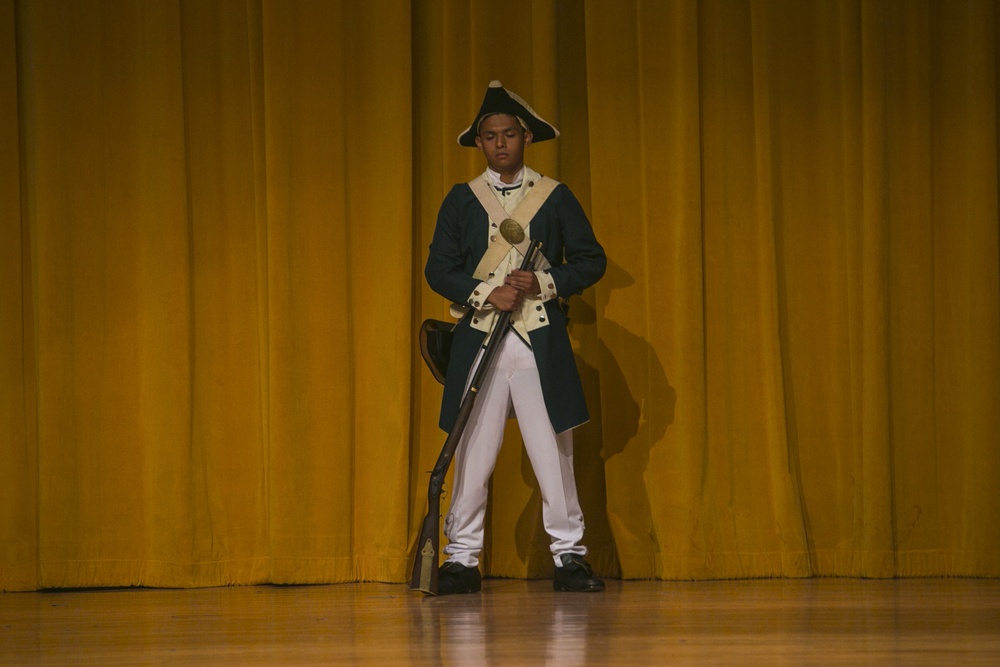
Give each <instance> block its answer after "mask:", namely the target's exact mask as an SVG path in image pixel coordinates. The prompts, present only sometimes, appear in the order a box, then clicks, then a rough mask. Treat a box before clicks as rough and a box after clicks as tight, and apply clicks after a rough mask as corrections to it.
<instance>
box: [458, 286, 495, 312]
mask: <svg viewBox="0 0 1000 667" xmlns="http://www.w3.org/2000/svg"><path fill="white" fill-rule="evenodd" d="M494 289H496V287H494V286H493V285H490V284H489V283H479V284H478V285H476V288H475V289H474V290H472V294H470V295H469V298H468V299H466V300H465V302H466V303H467V304H469V305H470V306H472V307H473V308H475V309H476V310H485V309H487V308H489V309H491V310H492V309H493V306H492V305H490V304H488V303H486V298H487V297H488V296H489V295H490V294H492V293H493V290H494Z"/></svg>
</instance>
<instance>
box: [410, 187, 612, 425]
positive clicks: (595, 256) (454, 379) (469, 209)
mask: <svg viewBox="0 0 1000 667" xmlns="http://www.w3.org/2000/svg"><path fill="white" fill-rule="evenodd" d="M528 231H529V233H530V236H531V238H532V239H537V240H540V241H541V242H542V253H543V254H544V255H545V257H546V258H547V259H548V260H549V263H550V264H551V265H552V268H551V269H548V273H549V275H551V276H552V278H553V279H554V280H555V285H556V290H557V293H558V294H559V296H560V297H562V298H566V297H569V296H570V295H571V294H579V293H580V292H582V291H583V290H584V289H586V288H587V287H590V286H591V285H593V284H594V283H596V282H597V281H598V280H599V279H600V278H601V276H603V275H604V269H605V267H606V265H607V259H606V257H605V255H604V249H603V248H602V247H601V245H600V244H599V243H598V242H597V239H596V238H595V237H594V231H593V229H592V228H591V226H590V221H589V220H587V215H586V214H585V213H584V212H583V208H582V207H581V206H580V203H579V202H578V201H577V200H576V197H574V196H573V193H572V192H570V190H569V188H567V187H566V186H565V185H562V184H560V185H559V186H557V187H556V189H555V190H554V191H553V192H552V194H550V195H549V198H548V199H547V200H546V201H545V203H544V204H543V205H542V207H541V208H540V209H539V210H538V213H537V214H535V217H534V218H533V219H532V220H531V226H530V228H529V229H528ZM488 237H489V216H488V215H487V214H486V211H485V210H484V209H483V207H482V204H480V203H479V200H478V199H476V196H475V194H473V192H472V188H470V187H469V185H468V184H467V183H460V184H458V185H455V186H454V187H453V188H452V189H451V192H449V193H448V196H447V197H445V199H444V202H443V203H442V204H441V210H440V212H439V213H438V219H437V226H436V227H435V228H434V238H433V239H432V240H431V246H430V255H429V257H428V258H427V265H426V266H425V267H424V275H425V276H426V278H427V283H428V284H429V285H430V286H431V289H433V290H434V291H435V292H437V293H438V294H440V295H441V296H443V297H445V298H446V299H449V300H451V301H452V302H455V303H460V304H463V303H466V300H467V299H468V297H469V295H470V294H472V290H474V289H475V288H476V286H477V285H478V284H479V282H480V281H479V280H477V279H476V278H474V277H473V276H472V274H473V273H474V272H475V270H476V266H477V265H478V264H479V260H480V259H481V258H482V256H483V253H485V252H486V247H487V239H488ZM544 307H545V311H546V313H545V314H546V316H547V317H546V319H547V320H548V322H549V326H546V327H541V328H538V329H535V330H534V331H531V332H530V333H529V337H530V339H531V348H532V350H533V351H534V354H535V361H536V363H537V364H538V374H539V377H540V379H541V384H542V394H543V395H544V397H545V407H546V409H547V411H548V413H549V419H550V420H551V421H552V426H553V428H554V429H555V431H556V432H557V433H561V432H562V431H565V430H567V429H571V428H573V427H575V426H579V425H580V424H583V423H584V422H586V421H587V420H588V419H589V415H588V413H587V405H586V402H585V400H584V396H583V387H582V385H581V384H580V375H579V373H578V371H577V369H576V360H575V359H574V357H573V348H572V346H571V345H570V340H569V334H568V333H567V331H566V316H565V314H564V313H563V311H562V308H561V307H560V305H559V303H558V300H551V301H546V302H545V304H544ZM471 316H472V311H471V310H470V312H469V313H467V314H466V317H465V318H464V319H463V320H462V321H460V322H459V324H458V327H457V328H456V330H455V339H454V342H453V343H452V348H451V359H450V361H449V365H448V375H447V377H446V378H445V384H444V396H443V398H442V401H441V416H440V420H439V426H440V427H441V428H442V429H443V430H445V431H450V430H451V427H452V425H454V423H455V419H456V418H457V417H458V410H459V407H460V406H461V401H462V396H463V394H464V392H465V383H466V381H467V380H468V376H469V370H470V369H471V367H472V363H473V362H474V361H475V358H476V354H477V353H478V351H479V349H480V347H481V346H482V344H483V340H484V339H485V337H486V334H485V333H484V332H482V331H478V330H477V329H474V328H472V327H471V326H470V325H469V320H470V319H471Z"/></svg>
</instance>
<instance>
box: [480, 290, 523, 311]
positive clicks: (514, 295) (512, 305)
mask: <svg viewBox="0 0 1000 667" xmlns="http://www.w3.org/2000/svg"><path fill="white" fill-rule="evenodd" d="M522 301H524V293H523V292H521V291H520V290H518V289H515V288H514V287H511V286H510V285H501V286H500V287H497V288H496V289H494V290H493V291H492V292H490V295H489V296H488V297H486V303H488V304H491V305H492V306H493V307H494V308H496V309H497V310H505V311H511V310H517V309H518V308H520V307H521V302H522Z"/></svg>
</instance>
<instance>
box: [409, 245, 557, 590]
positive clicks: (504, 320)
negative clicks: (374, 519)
mask: <svg viewBox="0 0 1000 667" xmlns="http://www.w3.org/2000/svg"><path fill="white" fill-rule="evenodd" d="M541 247H542V242H541V241H532V242H531V244H530V245H529V246H528V251H527V252H526V253H525V255H524V261H522V262H521V270H522V271H528V270H530V269H531V267H532V266H533V265H534V263H535V255H536V254H537V253H538V250H539V249H540V248H541ZM511 313H512V311H509V310H505V311H503V312H501V313H500V314H499V315H498V316H497V319H496V323H495V325H494V327H493V336H492V337H491V338H490V340H489V342H488V343H487V344H486V350H485V351H484V352H483V356H482V358H481V359H480V361H479V366H477V367H476V372H475V374H474V375H473V376H472V382H470V383H469V388H468V389H467V390H466V391H465V396H463V397H462V404H461V406H460V407H459V410H458V417H457V418H456V419H455V424H454V426H452V427H451V431H449V433H448V437H447V439H446V440H445V441H444V446H443V447H442V448H441V453H440V454H439V455H438V458H437V463H435V464H434V469H433V470H431V479H430V483H429V484H428V487H427V514H426V515H425V516H424V523H423V525H422V526H421V528H420V537H419V539H418V540H417V554H416V557H415V558H414V559H413V574H412V575H411V576H410V590H413V591H423V592H424V593H428V594H430V595H437V591H438V554H439V553H440V545H441V538H440V532H441V488H442V487H443V486H444V477H445V475H446V474H447V473H448V468H449V467H451V459H452V458H453V457H454V456H455V450H456V449H458V443H459V442H460V441H461V440H462V434H463V433H464V432H465V426H466V425H467V424H468V423H469V417H470V415H471V414H472V406H473V405H475V403H476V397H477V396H478V394H479V389H480V388H481V387H482V386H483V382H484V381H485V380H486V373H487V372H488V371H489V369H490V367H491V366H492V365H493V358H494V357H496V355H497V351H498V350H499V349H500V342H501V341H502V340H503V338H504V336H505V335H506V334H507V330H508V329H509V328H510V327H509V326H508V325H509V324H510V318H511Z"/></svg>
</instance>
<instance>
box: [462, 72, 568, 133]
mask: <svg viewBox="0 0 1000 667" xmlns="http://www.w3.org/2000/svg"><path fill="white" fill-rule="evenodd" d="M495 113H505V114H510V115H511V116H517V117H518V118H520V119H521V121H522V122H523V123H524V124H525V125H527V126H528V129H529V130H531V142H532V143H538V142H539V141H545V140H547V139H555V138H556V137H558V136H559V130H557V129H556V128H555V127H554V126H553V125H552V123H550V122H548V121H547V120H545V119H544V118H542V117H541V116H539V115H538V114H537V113H535V110H534V109H532V108H531V107H530V106H529V105H528V103H527V102H525V101H524V100H522V99H521V98H520V97H518V96H517V95H515V94H514V93H512V92H510V91H509V90H507V89H506V88H504V87H503V84H502V83H500V82H499V81H490V86H489V88H487V89H486V96H485V97H483V104H482V106H480V107H479V113H478V114H476V119H475V120H474V121H472V125H470V126H469V127H467V128H465V130H463V131H462V134H460V135H458V143H460V144H461V145H463V146H468V147H470V148H475V147H476V135H477V134H479V124H480V123H482V122H483V119H484V118H486V117H487V116H492V115H493V114H495Z"/></svg>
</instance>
